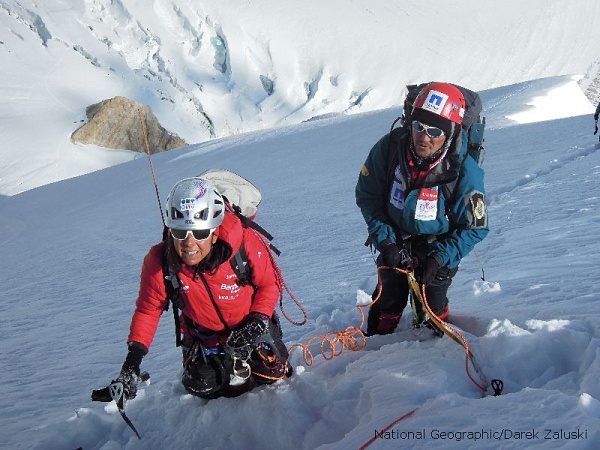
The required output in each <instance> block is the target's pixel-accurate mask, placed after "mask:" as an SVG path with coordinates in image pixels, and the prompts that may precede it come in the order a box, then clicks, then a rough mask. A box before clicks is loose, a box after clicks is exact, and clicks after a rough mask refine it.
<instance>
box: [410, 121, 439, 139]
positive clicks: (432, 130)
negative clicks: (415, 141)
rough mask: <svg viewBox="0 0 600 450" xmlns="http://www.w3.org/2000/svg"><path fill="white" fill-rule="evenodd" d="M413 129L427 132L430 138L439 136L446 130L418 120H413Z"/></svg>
mask: <svg viewBox="0 0 600 450" xmlns="http://www.w3.org/2000/svg"><path fill="white" fill-rule="evenodd" d="M412 127H413V130H415V131H418V132H419V133H420V132H423V131H424V132H425V133H426V134H427V136H429V137H430V138H439V137H442V136H443V135H444V130H442V129H441V128H438V127H430V126H429V125H425V124H424V123H422V122H419V121H418V120H413V123H412Z"/></svg>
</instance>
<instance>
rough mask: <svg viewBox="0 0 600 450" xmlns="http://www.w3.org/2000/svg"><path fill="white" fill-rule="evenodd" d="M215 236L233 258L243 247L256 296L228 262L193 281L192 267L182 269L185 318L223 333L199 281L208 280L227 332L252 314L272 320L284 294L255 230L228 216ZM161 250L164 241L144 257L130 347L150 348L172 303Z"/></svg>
mask: <svg viewBox="0 0 600 450" xmlns="http://www.w3.org/2000/svg"><path fill="white" fill-rule="evenodd" d="M215 234H216V235H217V236H218V237H219V239H222V240H224V241H225V242H227V243H228V244H229V245H230V246H231V248H232V254H231V257H230V259H231V258H232V257H233V256H234V255H235V254H236V253H237V251H238V249H239V248H240V245H241V243H242V241H243V242H244V247H245V249H246V253H247V255H248V261H249V265H250V272H251V274H252V282H253V284H254V285H255V286H256V293H254V288H253V287H252V286H251V285H248V286H239V285H238V284H237V276H236V274H235V272H234V271H233V268H232V267H231V263H230V261H229V260H228V261H225V262H223V263H222V264H221V265H220V266H219V267H218V268H217V270H216V272H214V273H199V274H198V275H196V277H195V278H194V268H191V267H188V266H186V265H185V264H184V265H182V269H181V272H180V273H179V279H180V281H181V289H180V295H181V298H182V300H183V303H184V305H185V306H184V309H183V314H185V315H186V316H187V317H188V318H190V319H192V320H193V321H194V322H196V324H198V325H199V326H200V327H202V328H204V329H206V330H207V331H208V330H210V331H214V332H220V331H223V330H225V327H224V325H223V323H222V322H221V320H220V319H219V316H218V314H217V312H216V311H215V307H214V305H213V303H212V301H211V299H210V297H209V295H208V293H207V291H206V288H205V286H204V283H203V282H202V280H201V279H200V277H204V279H205V280H206V282H207V283H208V286H209V287H210V290H211V292H212V295H213V298H214V300H215V302H216V303H217V305H218V308H219V310H220V311H221V314H222V316H223V318H224V319H225V322H226V323H227V326H228V328H230V329H232V328H235V327H236V326H237V325H239V324H240V323H241V322H242V321H243V319H244V318H245V317H246V316H247V315H248V314H249V313H251V312H258V313H261V314H264V315H266V316H268V317H271V316H272V315H273V312H274V310H275V306H276V305H277V300H278V299H279V296H280V294H281V287H280V285H279V283H278V282H277V276H276V272H275V269H274V267H273V263H272V261H271V255H270V253H269V249H268V247H267V246H266V245H265V244H264V243H263V241H262V240H261V238H260V237H259V236H257V235H256V233H255V232H254V231H253V230H252V229H250V228H244V227H242V224H241V222H240V220H239V219H238V218H237V217H235V216H234V215H232V214H226V215H225V218H224V220H223V223H222V224H221V226H220V227H219V228H217V230H216V231H215ZM163 246H164V243H162V242H161V243H160V244H157V245H155V246H153V247H152V248H151V249H150V251H149V252H148V254H147V255H146V257H145V258H144V263H143V265H142V273H141V277H140V278H141V279H140V291H139V295H138V298H137V301H136V307H135V312H134V314H133V318H132V319H131V328H130V332H129V338H128V342H139V343H140V344H143V345H144V346H145V347H146V348H150V344H151V343H152V340H153V338H154V334H155V333H156V328H157V327H158V321H159V320H160V316H161V314H162V312H163V311H164V309H165V306H166V305H167V302H168V300H167V292H166V288H165V283H164V280H163V268H162V255H163ZM182 324H183V321H182ZM182 332H183V333H184V334H187V332H186V327H185V326H182Z"/></svg>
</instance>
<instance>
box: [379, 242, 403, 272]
mask: <svg viewBox="0 0 600 450" xmlns="http://www.w3.org/2000/svg"><path fill="white" fill-rule="evenodd" d="M380 253H381V259H382V260H383V263H384V264H385V265H386V266H388V267H398V264H400V261H401V260H402V256H401V255H400V250H398V246H397V245H396V244H385V245H384V246H383V247H382V248H381V252H380Z"/></svg>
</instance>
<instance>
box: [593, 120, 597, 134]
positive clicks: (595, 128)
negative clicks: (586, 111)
mask: <svg viewBox="0 0 600 450" xmlns="http://www.w3.org/2000/svg"><path fill="white" fill-rule="evenodd" d="M594 134H598V122H596V126H595V127H594Z"/></svg>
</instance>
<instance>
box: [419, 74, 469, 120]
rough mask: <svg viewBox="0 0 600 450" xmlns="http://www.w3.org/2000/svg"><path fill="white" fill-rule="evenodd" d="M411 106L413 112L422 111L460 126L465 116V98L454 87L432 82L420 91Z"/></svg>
mask: <svg viewBox="0 0 600 450" xmlns="http://www.w3.org/2000/svg"><path fill="white" fill-rule="evenodd" d="M413 106H414V108H413V112H414V110H415V109H417V108H419V109H423V110H425V111H429V112H431V113H433V114H437V115H438V116H440V117H442V118H444V119H447V120H450V121H451V122H454V123H456V124H458V125H462V121H463V117H464V115H465V96H464V95H463V94H462V92H460V89H458V88H457V87H456V86H453V85H451V84H449V83H441V82H433V83H429V84H428V85H426V86H425V87H424V88H423V89H421V91H420V92H419V93H418V94H417V98H416V99H415V102H414V104H413Z"/></svg>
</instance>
